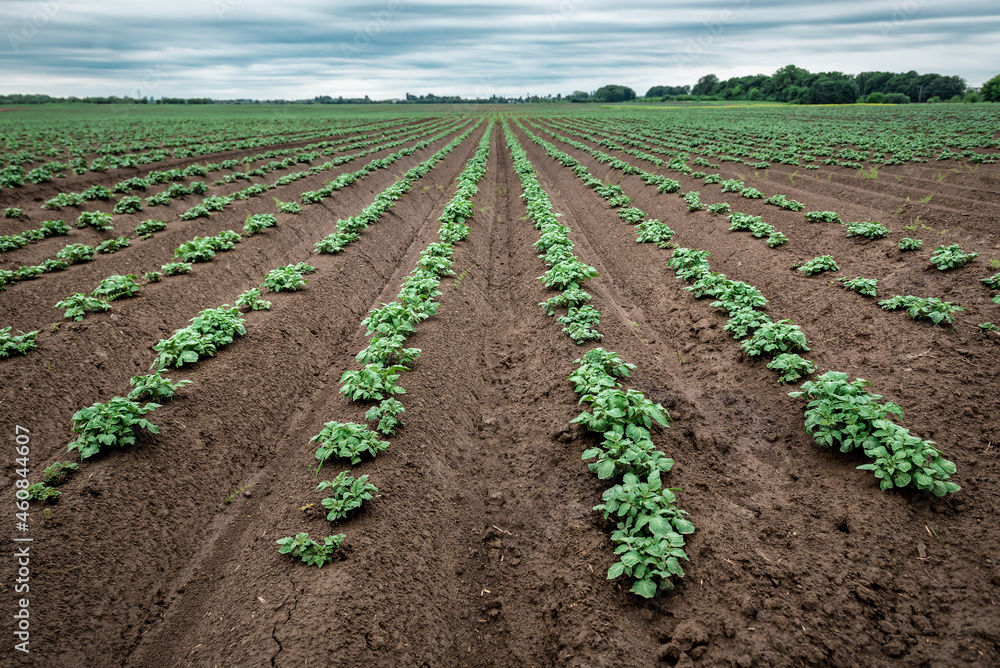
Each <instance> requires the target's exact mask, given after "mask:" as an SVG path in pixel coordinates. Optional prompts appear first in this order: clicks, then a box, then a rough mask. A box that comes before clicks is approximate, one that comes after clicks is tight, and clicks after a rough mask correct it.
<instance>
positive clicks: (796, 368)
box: [767, 353, 816, 383]
mask: <svg viewBox="0 0 1000 668" xmlns="http://www.w3.org/2000/svg"><path fill="white" fill-rule="evenodd" d="M767 368H768V369H771V370H772V371H777V372H778V373H780V374H781V376H780V377H779V378H778V382H779V383H790V382H792V381H795V380H798V379H799V378H803V377H805V376H808V375H809V374H811V373H812V372H813V371H815V370H816V365H815V364H813V363H812V362H810V361H809V360H807V359H802V358H801V357H799V356H798V355H796V354H795V353H781V354H780V355H778V356H777V357H775V358H774V359H773V360H771V361H770V362H768V364H767Z"/></svg>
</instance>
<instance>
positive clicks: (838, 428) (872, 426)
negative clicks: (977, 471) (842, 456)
mask: <svg viewBox="0 0 1000 668" xmlns="http://www.w3.org/2000/svg"><path fill="white" fill-rule="evenodd" d="M847 379H848V376H847V374H846V373H839V372H836V371H828V372H826V373H825V374H823V375H822V376H819V377H817V378H816V380H814V381H807V382H805V383H803V384H802V386H801V387H800V389H799V391H797V392H790V393H789V396H791V397H804V398H805V399H806V400H807V401H808V402H809V403H808V405H807V407H806V432H807V433H809V435H811V436H812V437H813V438H814V439H816V442H817V443H818V444H819V445H821V446H823V447H834V446H835V447H838V448H839V449H840V451H841V452H852V451H854V450H856V449H859V448H860V449H861V450H862V451H863V452H864V454H865V456H866V457H868V458H869V459H871V460H873V461H872V462H870V463H867V464H863V465H861V466H859V467H858V468H859V469H861V470H866V471H871V472H872V473H873V474H874V475H875V477H876V478H877V479H878V480H879V486H880V487H881V488H882V489H892V488H893V487H914V488H916V489H920V490H927V491H929V492H931V493H932V494H934V495H935V496H944V495H945V494H947V493H949V492H957V491H958V490H959V486H958V485H956V484H955V483H952V482H949V478H950V476H951V475H952V474H954V473H955V465H954V464H953V463H952V462H950V461H948V460H947V459H945V458H944V457H943V456H942V453H941V452H940V451H939V450H938V449H937V448H935V447H934V445H935V444H934V442H933V441H924V440H921V439H919V438H917V437H915V436H912V435H911V434H910V433H909V431H908V430H907V429H905V428H903V427H900V426H899V425H897V424H895V423H894V422H892V420H891V418H890V416H891V415H895V416H897V417H900V418H901V417H902V415H903V410H902V409H901V408H900V407H899V406H898V405H896V404H894V403H892V402H886V403H884V404H882V403H880V402H879V399H881V398H882V397H881V396H880V395H877V394H872V393H870V392H869V391H868V387H870V386H871V383H869V382H868V381H866V380H863V379H861V378H858V379H856V380H854V381H852V382H848V380H847Z"/></svg>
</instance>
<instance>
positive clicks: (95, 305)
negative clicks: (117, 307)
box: [53, 292, 111, 321]
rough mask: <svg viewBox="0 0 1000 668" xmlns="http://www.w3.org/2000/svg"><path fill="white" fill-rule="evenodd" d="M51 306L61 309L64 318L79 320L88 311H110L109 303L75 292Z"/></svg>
mask: <svg viewBox="0 0 1000 668" xmlns="http://www.w3.org/2000/svg"><path fill="white" fill-rule="evenodd" d="M53 308H58V309H63V310H64V311H65V313H63V317H64V318H72V319H73V320H76V321H80V320H83V316H84V315H86V314H87V312H88V311H110V310H111V304H109V303H108V302H107V301H105V300H103V299H99V298H97V297H92V296H89V295H85V294H83V293H80V292H77V293H74V294H72V295H70V296H69V297H67V298H66V299H63V300H62V301H60V302H57V303H56V305H55V306H54V307H53Z"/></svg>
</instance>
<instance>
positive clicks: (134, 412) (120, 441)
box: [69, 397, 160, 459]
mask: <svg viewBox="0 0 1000 668" xmlns="http://www.w3.org/2000/svg"><path fill="white" fill-rule="evenodd" d="M159 407H160V405H159V404H154V403H147V404H146V405H145V406H140V405H139V404H137V403H136V402H134V401H131V400H129V399H125V398H123V397H114V398H113V399H111V400H110V401H108V403H106V404H102V403H95V404H93V405H92V406H90V407H88V408H83V409H80V410H79V411H77V412H76V414H74V415H73V431H74V432H76V433H77V434H79V436H78V437H77V439H76V440H75V441H73V442H72V443H70V444H69V450H70V451H71V452H72V451H73V450H78V451H79V453H80V458H81V459H87V458H88V457H91V456H93V455H96V454H97V453H98V452H100V451H101V450H102V449H105V448H109V447H114V448H124V447H127V446H130V445H134V444H135V439H136V432H137V431H138V430H140V429H144V430H146V431H148V432H151V433H153V434H158V433H160V430H159V429H158V428H157V426H156V425H154V424H153V423H152V422H150V421H149V420H147V419H146V418H145V417H143V416H144V415H146V414H147V413H149V412H150V411H152V410H154V409H157V408H159Z"/></svg>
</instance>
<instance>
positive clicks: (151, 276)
mask: <svg viewBox="0 0 1000 668" xmlns="http://www.w3.org/2000/svg"><path fill="white" fill-rule="evenodd" d="M142 277H143V278H144V279H146V281H148V282H150V283H159V282H160V279H161V278H163V273H162V272H159V271H147V272H146V273H145V274H143V275H142Z"/></svg>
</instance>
